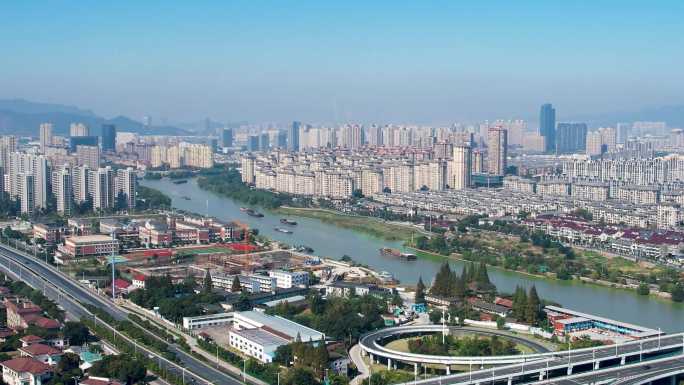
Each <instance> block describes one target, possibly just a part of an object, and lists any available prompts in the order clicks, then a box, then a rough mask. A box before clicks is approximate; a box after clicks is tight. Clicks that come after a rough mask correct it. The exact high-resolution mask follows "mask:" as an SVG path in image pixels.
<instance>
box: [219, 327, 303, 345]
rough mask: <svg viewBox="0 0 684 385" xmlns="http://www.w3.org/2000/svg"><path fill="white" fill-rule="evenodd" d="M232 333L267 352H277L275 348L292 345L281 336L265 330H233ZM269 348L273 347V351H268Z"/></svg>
mask: <svg viewBox="0 0 684 385" xmlns="http://www.w3.org/2000/svg"><path fill="white" fill-rule="evenodd" d="M231 333H235V334H237V335H239V336H242V337H244V338H246V339H249V340H250V341H252V342H255V343H257V344H259V345H261V346H264V347H265V348H266V349H265V350H275V348H277V347H278V346H280V345H286V344H289V343H290V341H289V340H287V339H285V338H283V337H281V336H278V335H275V334H273V333H271V332H268V331H266V330H264V329H244V330H235V329H233V330H231ZM268 347H271V349H268Z"/></svg>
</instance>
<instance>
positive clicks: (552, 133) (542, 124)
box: [539, 103, 556, 152]
mask: <svg viewBox="0 0 684 385" xmlns="http://www.w3.org/2000/svg"><path fill="white" fill-rule="evenodd" d="M539 135H541V136H543V137H544V150H545V152H554V151H556V109H555V108H553V106H552V105H551V104H549V103H547V104H543V105H542V106H541V111H540V112H539Z"/></svg>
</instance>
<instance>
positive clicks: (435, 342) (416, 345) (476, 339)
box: [408, 334, 520, 357]
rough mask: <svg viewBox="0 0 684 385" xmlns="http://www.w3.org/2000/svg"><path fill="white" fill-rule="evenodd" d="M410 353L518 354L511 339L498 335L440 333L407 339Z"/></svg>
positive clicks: (473, 355) (452, 354)
mask: <svg viewBox="0 0 684 385" xmlns="http://www.w3.org/2000/svg"><path fill="white" fill-rule="evenodd" d="M408 348H409V351H410V352H411V353H417V354H430V355H437V356H471V357H479V356H507V355H513V354H518V353H520V351H519V350H518V349H517V348H516V345H515V343H514V342H513V341H511V340H509V339H507V338H499V337H498V336H491V337H482V336H463V337H456V336H453V335H448V336H444V343H442V335H441V334H433V335H430V336H423V337H421V338H416V339H412V340H409V341H408Z"/></svg>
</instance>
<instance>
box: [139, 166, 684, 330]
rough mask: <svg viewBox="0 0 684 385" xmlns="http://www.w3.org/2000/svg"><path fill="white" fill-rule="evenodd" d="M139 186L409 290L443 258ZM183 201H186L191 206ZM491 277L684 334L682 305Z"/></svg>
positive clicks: (188, 191)
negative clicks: (404, 256)
mask: <svg viewBox="0 0 684 385" xmlns="http://www.w3.org/2000/svg"><path fill="white" fill-rule="evenodd" d="M141 184H142V185H145V186H149V187H152V188H155V189H158V190H160V191H162V192H164V193H165V194H167V195H168V196H170V197H171V199H172V200H173V206H174V207H176V208H179V209H183V210H188V211H193V212H197V213H201V214H207V213H208V214H209V215H211V216H215V217H217V218H219V219H222V220H226V221H229V220H239V221H241V222H245V223H247V224H249V225H250V226H251V227H253V228H257V229H259V233H260V234H263V235H265V236H267V237H269V238H271V239H274V240H277V241H281V242H286V243H288V244H291V245H295V244H296V245H307V246H310V247H312V248H313V249H314V250H315V254H317V255H320V256H324V257H332V258H336V259H339V258H341V257H342V256H343V255H345V254H347V255H349V256H351V257H352V258H353V259H354V260H355V261H357V262H359V263H364V264H367V265H368V266H370V267H371V268H373V269H376V270H378V271H382V270H386V271H389V272H391V273H392V274H394V276H395V277H396V278H398V279H399V280H400V281H401V282H402V283H405V284H413V283H415V282H416V281H417V280H418V277H419V276H422V277H423V280H424V281H425V282H426V284H428V283H429V282H430V280H431V279H432V278H433V277H434V275H435V273H436V272H437V269H438V268H439V265H440V264H441V263H442V262H443V261H444V259H443V258H441V257H434V258H419V259H418V260H417V261H402V260H398V259H394V258H391V257H383V256H381V255H380V254H379V252H378V249H380V248H381V247H385V246H387V247H395V248H400V249H401V248H402V246H401V242H391V241H385V240H383V239H379V238H376V237H373V236H370V235H367V234H365V233H361V232H358V231H354V230H348V229H343V228H339V227H337V226H335V225H331V224H327V223H323V222H321V221H319V220H317V219H311V218H304V217H295V216H290V217H288V218H292V219H294V220H296V221H297V223H298V225H297V226H293V227H288V226H285V225H281V224H280V222H279V220H280V218H281V216H279V215H278V214H276V213H270V212H268V211H265V210H263V209H260V208H257V207H255V209H258V210H259V211H261V212H262V213H264V214H265V216H264V217H263V218H255V217H251V216H248V215H247V214H245V213H243V212H241V211H240V207H241V206H245V205H244V204H242V203H240V202H236V201H233V200H232V199H229V198H226V197H222V196H218V195H217V194H214V193H212V192H208V191H205V190H202V189H200V188H199V187H198V186H197V183H196V181H195V179H190V180H189V181H188V183H184V184H174V183H172V182H171V181H170V180H168V179H162V180H143V181H142V182H141ZM183 197H189V198H191V199H190V200H187V199H184V198H183ZM275 227H288V228H289V229H291V230H292V231H293V232H294V233H293V234H284V233H281V232H278V231H276V230H275ZM450 263H451V265H452V267H454V268H455V269H458V270H459V271H460V269H461V268H462V266H463V263H462V262H460V261H451V262H450ZM489 276H490V278H491V280H492V282H493V283H494V284H496V286H497V288H498V289H499V290H500V291H503V292H512V291H513V289H514V288H515V286H516V285H522V286H525V287H529V286H531V285H533V284H534V285H536V287H537V290H538V292H539V295H540V296H541V297H543V298H546V299H550V300H553V301H556V302H558V303H560V304H562V305H563V306H565V307H568V308H571V309H575V310H577V311H581V312H585V313H589V314H595V315H600V316H603V317H608V318H613V319H618V320H621V321H624V322H630V323H634V324H637V325H643V326H647V327H651V328H654V329H657V328H661V329H662V330H664V331H668V332H676V331H683V330H684V304H681V303H679V304H678V303H673V302H670V301H668V300H659V299H655V298H652V297H647V296H639V295H637V294H636V293H634V292H631V291H626V290H619V289H612V288H606V287H599V286H595V285H589V284H582V283H579V282H577V281H570V282H567V281H557V280H550V279H543V278H537V277H531V276H528V275H524V274H519V273H515V272H510V271H505V270H500V269H495V268H490V269H489Z"/></svg>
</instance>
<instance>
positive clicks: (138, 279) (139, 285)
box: [131, 274, 147, 289]
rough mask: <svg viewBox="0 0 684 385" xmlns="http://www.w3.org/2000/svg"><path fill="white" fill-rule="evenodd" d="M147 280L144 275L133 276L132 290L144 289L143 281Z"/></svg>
mask: <svg viewBox="0 0 684 385" xmlns="http://www.w3.org/2000/svg"><path fill="white" fill-rule="evenodd" d="M146 280H147V276H146V275H144V274H135V275H133V280H132V282H131V283H132V284H133V288H135V289H144V288H145V281H146Z"/></svg>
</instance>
